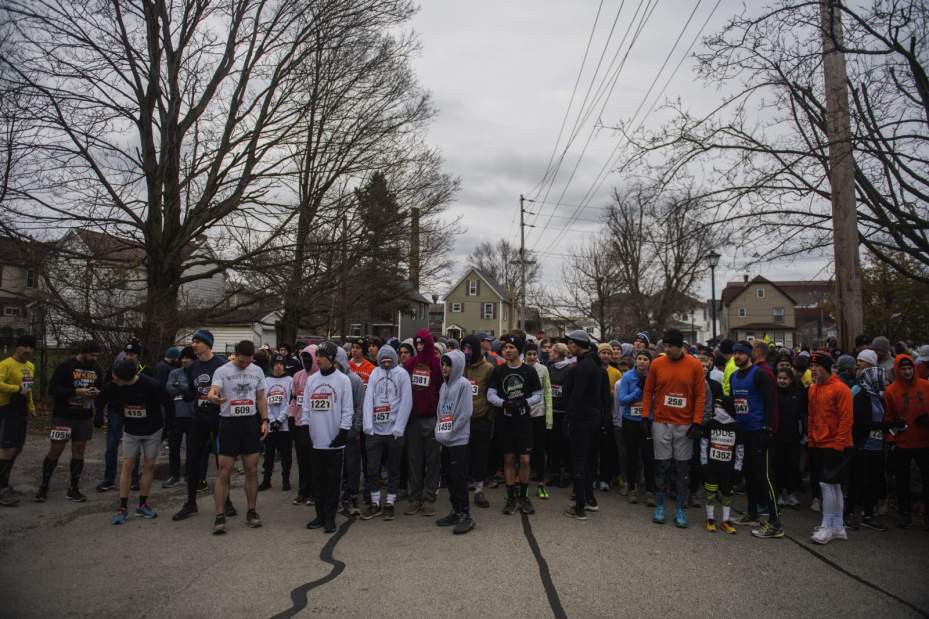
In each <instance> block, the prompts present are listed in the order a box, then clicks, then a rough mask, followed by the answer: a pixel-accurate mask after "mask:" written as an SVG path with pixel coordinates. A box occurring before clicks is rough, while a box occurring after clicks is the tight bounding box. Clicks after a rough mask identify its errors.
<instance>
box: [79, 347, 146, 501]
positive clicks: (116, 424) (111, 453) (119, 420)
mask: <svg viewBox="0 0 929 619" xmlns="http://www.w3.org/2000/svg"><path fill="white" fill-rule="evenodd" d="M141 357H142V345H141V344H139V342H138V340H135V339H132V340H129V342H127V343H126V345H125V346H124V347H123V350H122V352H120V353H119V354H118V355H117V356H116V359H115V360H114V364H115V363H116V362H118V361H120V360H122V359H125V360H127V361H131V362H132V363H136V364H138V366H139V373H140V374H146V375H148V376H153V375H154V373H153V372H152V371H151V370H150V369H149V368H147V367H145V365H144V364H143V363H142V361H141ZM112 376H113V371H112V368H111V369H110V372H108V373H107V375H106V376H105V377H104V379H103V387H101V389H102V392H103V396H102V397H101V398H100V402H99V403H98V406H97V410H96V416H95V417H96V418H95V421H94V426H95V427H97V428H102V427H103V413H104V411H106V453H105V454H104V456H103V462H104V467H103V479H102V480H101V481H100V483H98V484H97V492H107V491H109V490H112V489H113V488H115V487H116V469H117V465H118V463H119V457H118V456H119V454H118V451H119V443H120V440H121V439H122V436H123V415H122V406H121V405H120V404H119V403H116V402H109V401H108V400H107V398H106V394H107V393H109V390H108V389H106V386H107V385H108V383H109V382H110V381H112V380H113V379H112ZM132 489H133V490H138V489H139V467H138V464H137V465H136V468H135V469H133V471H132Z"/></svg>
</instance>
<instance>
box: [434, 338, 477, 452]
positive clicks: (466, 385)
mask: <svg viewBox="0 0 929 619" xmlns="http://www.w3.org/2000/svg"><path fill="white" fill-rule="evenodd" d="M446 360H449V361H451V365H452V371H451V372H450V373H449V375H448V379H446V380H445V381H444V382H443V383H442V387H441V388H440V389H439V410H438V414H437V415H436V424H435V440H436V441H438V442H439V443H440V444H442V445H445V446H446V447H456V446H458V445H467V444H468V439H469V438H470V437H471V411H472V406H473V401H472V398H471V381H469V380H468V379H467V378H465V377H464V369H465V356H464V353H463V352H461V351H460V350H450V351H449V352H447V353H445V354H444V355H442V361H443V362H445V361H446Z"/></svg>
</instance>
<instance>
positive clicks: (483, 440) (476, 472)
mask: <svg viewBox="0 0 929 619" xmlns="http://www.w3.org/2000/svg"><path fill="white" fill-rule="evenodd" d="M493 432H494V422H493V421H491V420H490V419H487V418H486V417H478V418H473V417H472V418H471V438H470V439H469V440H468V449H469V453H468V456H469V457H468V468H469V469H470V474H469V476H470V477H471V481H474V482H480V483H484V482H485V481H487V458H488V455H487V454H488V453H490V439H491V437H492V436H493Z"/></svg>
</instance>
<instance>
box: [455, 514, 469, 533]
mask: <svg viewBox="0 0 929 619" xmlns="http://www.w3.org/2000/svg"><path fill="white" fill-rule="evenodd" d="M473 528H474V520H473V519H472V518H471V515H470V514H469V513H468V512H461V513H460V514H458V522H457V523H455V528H454V529H452V533H454V534H455V535H464V534H465V533H467V532H468V531H470V530H471V529H473Z"/></svg>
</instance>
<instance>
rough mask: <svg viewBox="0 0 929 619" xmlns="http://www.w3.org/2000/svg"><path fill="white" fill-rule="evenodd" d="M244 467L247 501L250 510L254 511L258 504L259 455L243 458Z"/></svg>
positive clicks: (249, 455)
mask: <svg viewBox="0 0 929 619" xmlns="http://www.w3.org/2000/svg"><path fill="white" fill-rule="evenodd" d="M242 465H243V467H244V468H245V499H246V500H247V501H248V509H249V510H254V509H255V506H256V505H257V504H258V454H256V453H254V454H248V455H245V456H242Z"/></svg>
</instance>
